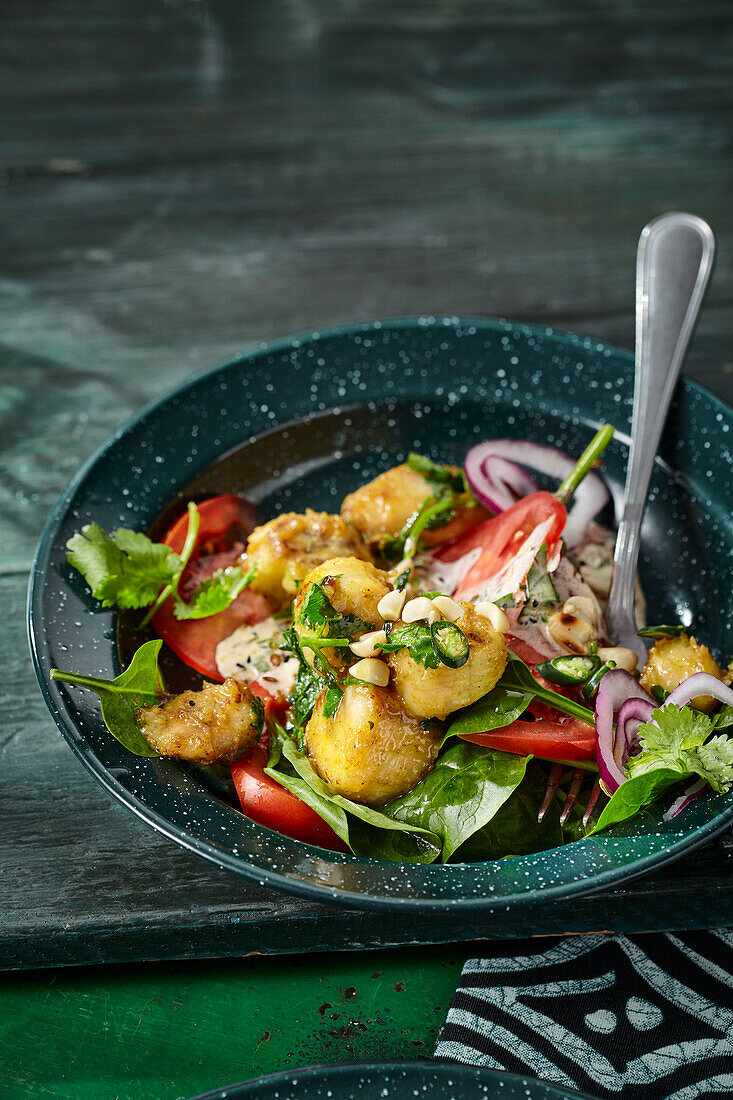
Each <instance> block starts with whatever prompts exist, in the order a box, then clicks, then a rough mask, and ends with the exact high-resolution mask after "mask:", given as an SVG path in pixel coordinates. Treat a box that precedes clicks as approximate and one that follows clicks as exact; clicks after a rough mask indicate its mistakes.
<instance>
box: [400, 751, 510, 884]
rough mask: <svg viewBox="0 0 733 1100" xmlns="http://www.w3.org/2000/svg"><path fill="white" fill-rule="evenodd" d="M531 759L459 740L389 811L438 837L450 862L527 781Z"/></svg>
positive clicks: (442, 855) (443, 858)
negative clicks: (522, 783)
mask: <svg viewBox="0 0 733 1100" xmlns="http://www.w3.org/2000/svg"><path fill="white" fill-rule="evenodd" d="M529 760H531V757H529V756H516V755H515V754H513V753H508V752H499V751H498V750H496V749H487V748H485V747H484V746H482V745H472V744H471V743H470V742H468V741H455V742H454V743H453V744H451V745H450V746H449V747H448V748H447V749H446V750H445V751H444V752H442V753H441V755H440V757H439V758H438V760H437V762H436V764H435V767H434V768H433V770H432V771H431V772H429V773H428V775H426V777H425V778H424V779H423V780H422V782H420V783H418V785H417V787H415V789H414V790H412V791H410V793H409V794H406V795H403V796H402V797H401V798H398V799H396V800H395V801H394V802H390V803H389V805H388V806H386V807H385V813H387V814H389V815H390V816H391V817H394V818H396V819H397V820H398V821H404V822H409V823H410V824H412V825H419V826H421V827H422V828H424V829H427V830H429V831H430V832H432V833H434V834H435V835H436V836H437V837H439V838H440V840H441V842H442V853H441V858H442V861H443V862H444V863H445V862H446V860H448V859H450V857H451V856H452V855H453V853H454V852H455V851H456V849H458V848H460V846H461V845H462V844H463V843H464V842H465V841H466V840H468V838H469V837H470V836H472V835H473V834H474V833H475V832H477V831H478V830H479V829H482V828H483V827H484V826H485V825H486V824H487V823H488V822H489V821H491V819H492V818H493V817H494V815H495V814H496V813H497V812H498V811H499V809H500V808H501V806H503V804H504V803H505V802H506V800H507V799H508V798H509V797H510V795H511V794H512V793H513V792H514V791H515V790H516V789H517V787H518V786H519V784H520V783H521V782H522V779H523V778H524V774H525V771H526V768H527V763H528V761H529Z"/></svg>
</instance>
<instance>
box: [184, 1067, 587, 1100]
mask: <svg viewBox="0 0 733 1100" xmlns="http://www.w3.org/2000/svg"><path fill="white" fill-rule="evenodd" d="M366 1073H368V1074H372V1075H377V1074H382V1075H383V1074H394V1075H395V1076H397V1077H405V1076H407V1077H408V1078H409V1077H411V1076H412V1074H414V1073H430V1074H433V1075H434V1076H435V1077H436V1078H450V1077H451V1076H453V1077H467V1078H475V1079H477V1080H478V1081H479V1082H482V1083H483V1082H486V1083H487V1084H488V1083H491V1082H495V1083H497V1084H500V1085H503V1084H504V1083H508V1084H512V1085H514V1084H516V1085H519V1086H521V1087H522V1088H523V1093H522V1094H523V1095H524V1094H525V1093H524V1090H526V1088H527V1086H528V1085H530V1084H537V1085H539V1086H540V1087H541V1088H542V1089H544V1090H545V1092H546V1096H545V1098H544V1100H562V1098H564V1097H569V1098H572V1100H593V1097H591V1096H589V1095H588V1093H585V1092H578V1090H577V1089H574V1088H567V1087H566V1086H565V1085H558V1084H556V1083H555V1082H552V1081H540V1080H539V1078H536V1077H532V1075H531V1074H524V1073H508V1072H505V1071H504V1070H497V1069H490V1068H488V1067H487V1066H474V1065H470V1064H469V1063H467V1062H457V1061H454V1060H453V1059H449V1058H439V1059H438V1060H437V1061H436V1060H435V1059H432V1058H424V1059H422V1060H420V1061H415V1060H410V1061H407V1062H394V1061H390V1062H372V1061H369V1062H319V1063H318V1064H316V1065H312V1066H302V1067H301V1068H297V1067H296V1068H295V1069H286V1070H277V1071H276V1072H274V1073H264V1074H262V1075H261V1076H260V1077H252V1078H250V1079H249V1080H244V1081H236V1082H232V1083H231V1084H228V1085H222V1086H220V1087H219V1088H214V1089H211V1090H210V1091H209V1092H202V1093H199V1094H198V1095H196V1096H193V1097H191V1100H223V1098H224V1097H225V1096H227V1097H230V1096H231V1100H254V1098H255V1097H256V1095H257V1093H256V1092H255V1091H254V1090H255V1089H256V1088H257V1089H259V1088H261V1087H262V1086H263V1085H276V1086H278V1087H281V1088H284V1087H285V1086H287V1085H288V1084H297V1085H301V1084H303V1083H304V1082H307V1081H308V1080H309V1079H310V1080H312V1081H313V1082H315V1083H316V1084H319V1083H320V1082H321V1081H323V1083H324V1084H330V1083H331V1081H330V1080H329V1079H330V1078H331V1077H333V1078H335V1079H336V1080H334V1082H333V1084H334V1085H336V1084H338V1083H343V1078H347V1079H348V1078H350V1077H351V1076H352V1075H354V1074H366ZM410 1083H411V1082H410V1081H409V1080H408V1081H407V1084H408V1085H409V1084H410ZM466 1083H468V1082H466ZM235 1089H236V1090H237V1091H236V1092H233V1091H232V1092H231V1093H230V1090H235Z"/></svg>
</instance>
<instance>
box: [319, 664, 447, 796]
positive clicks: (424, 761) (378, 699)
mask: <svg viewBox="0 0 733 1100" xmlns="http://www.w3.org/2000/svg"><path fill="white" fill-rule="evenodd" d="M325 698H326V692H325V691H323V692H321V694H320V695H319V697H318V699H317V701H316V705H315V707H314V709H313V714H312V715H311V717H310V720H309V721H308V725H307V726H306V729H305V744H306V749H307V752H308V755H309V757H310V759H311V762H312V763H313V766H314V767H315V768H316V770H317V771H318V773H319V774H320V775H321V776H322V778H323V779H325V781H326V782H327V783H328V785H329V787H330V788H331V790H332V791H333V792H334V794H341V795H344V797H346V798H350V799H352V800H353V801H354V802H362V803H365V804H366V805H367V806H383V805H384V804H385V803H386V802H391V801H392V799H393V798H398V797H399V795H402V794H407V792H408V791H411V790H412V788H413V787H415V786H416V785H417V784H418V783H419V782H420V780H421V779H422V778H423V776H424V775H425V774H426V773H427V772H428V771H430V769H431V768H432V766H433V764H434V763H435V758H436V757H437V755H438V749H439V747H440V742H441V736H442V731H441V728H440V726H439V725H438V723H437V722H431V723H430V725H429V727H428V729H423V728H422V726H421V725H420V723H419V722H418V721H417V720H416V719H415V718H412V717H410V715H409V714H405V712H404V710H403V708H402V706H401V705H400V700H399V698H398V697H397V695H396V694H395V692H394V691H392V690H391V689H390V688H380V687H374V686H373V685H371V684H350V685H349V686H348V687H347V688H346V689H345V691H344V694H343V697H342V699H341V702H340V703H339V707H338V710H337V711H336V713H335V714H334V715H333V717H331V718H326V717H324V713H323V711H324V704H325Z"/></svg>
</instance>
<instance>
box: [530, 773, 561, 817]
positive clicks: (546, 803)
mask: <svg viewBox="0 0 733 1100" xmlns="http://www.w3.org/2000/svg"><path fill="white" fill-rule="evenodd" d="M564 770H565V769H564V767H563V765H562V764H553V765H552V767H551V768H550V778H549V779H548V780H547V789H546V791H545V797H544V798H543V800H542V805H541V806H540V812H539V813H538V814H537V820H538V821H542V819H543V817H544V816H545V814H546V813H547V811H548V810H549V808H550V803H551V802H552V800H553V798H554V797H555V792H556V790H557V788H558V786H559V784H560V779H561V778H562V773H563V771H564Z"/></svg>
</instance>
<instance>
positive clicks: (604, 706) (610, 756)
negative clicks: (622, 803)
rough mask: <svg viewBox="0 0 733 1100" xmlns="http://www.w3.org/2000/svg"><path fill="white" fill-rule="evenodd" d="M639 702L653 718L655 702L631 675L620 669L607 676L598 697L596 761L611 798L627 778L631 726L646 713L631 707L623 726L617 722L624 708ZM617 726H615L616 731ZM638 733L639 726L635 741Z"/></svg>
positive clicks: (599, 689) (628, 708)
mask: <svg viewBox="0 0 733 1100" xmlns="http://www.w3.org/2000/svg"><path fill="white" fill-rule="evenodd" d="M637 701H638V702H643V703H646V704H648V706H649V708H651V709H650V710H649V713H650V714H651V711H652V710H653V709H654V706H655V703H654V700H653V699H652V697H651V695H648V694H647V693H646V692H645V691H644V689H643V688H642V687H640V686H639V684H638V683H637V682H636V680H635V679H634V677H633V676H632V675H631V674H630V673H629V672H624V671H623V669H620V668H617V669H611V671H610V672H607V673H606V675H605V676H604V677H603V679H602V680H601V683H600V686H599V688H598V694H597V695H596V760H597V762H598V773H599V776H600V779H601V783H602V784H603V787H604V788H605V790H606V792H607V793H608V794H613V792H614V791H616V790H618V788H619V787H620V786H621V785H622V784H623V783H625V782H626V780H627V778H628V776H627V775H626V772H625V771H624V764H625V763H626V760H627V759H628V757H629V753H630V751H631V747H632V744H631V740H628V741H627V737H629V738H631V728H630V722H632V721H633V722H636V720H637V718H639V715H640V714H642V713H643V712H642V708H641V707H633V708H632V707H631V706H630V705H629V706H627V708H626V713H625V715H624V721H623V724H622V723H620V722H618V721H617V719H618V717H620V715H621V710H622V708H623V707H624V705H625V704H631V702H637ZM614 722H616V727H615V729H614ZM622 725H623V728H622ZM637 729H638V722H636V727H635V729H634V731H633V736H634V737H635V735H636V730H637ZM627 730H628V733H627Z"/></svg>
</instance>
